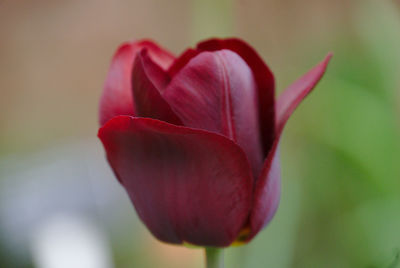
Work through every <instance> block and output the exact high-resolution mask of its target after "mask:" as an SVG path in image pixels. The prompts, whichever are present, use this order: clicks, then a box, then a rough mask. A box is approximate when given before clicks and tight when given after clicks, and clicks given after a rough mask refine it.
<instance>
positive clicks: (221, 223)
mask: <svg viewBox="0 0 400 268" xmlns="http://www.w3.org/2000/svg"><path fill="white" fill-rule="evenodd" d="M98 136H99V138H100V139H101V141H102V142H103V145H104V148H105V150H106V153H107V158H108V160H109V162H110V165H111V167H112V169H113V170H114V172H115V173H116V174H117V176H118V178H119V179H120V181H121V182H122V185H123V186H124V188H125V189H126V191H127V193H128V195H129V197H130V199H131V201H132V203H133V204H134V206H135V208H136V211H137V213H138V215H139V217H140V218H141V220H142V221H143V222H144V224H145V225H146V226H147V227H148V228H149V230H150V231H151V232H152V233H153V235H154V236H155V237H157V238H158V239H160V240H161V241H164V242H168V243H176V244H181V243H183V242H187V243H191V244H195V245H201V246H214V247H224V246H228V245H230V244H231V243H232V242H233V241H234V240H235V238H236V237H237V235H238V233H239V232H240V230H241V228H242V227H243V224H244V223H245V221H246V220H247V218H248V215H249V212H250V208H251V201H252V188H253V185H252V184H253V182H252V178H251V171H250V166H249V164H248V162H247V160H246V156H245V155H244V153H243V151H242V150H241V149H240V148H239V147H238V146H237V145H236V144H235V143H234V142H232V141H231V140H229V139H227V138H225V137H223V136H221V135H219V134H215V133H211V132H207V131H202V130H195V129H190V128H186V127H181V126H175V125H172V124H168V123H165V122H162V121H158V120H154V119H149V118H135V117H130V116H118V117H115V118H113V119H111V120H110V121H108V122H107V123H106V124H105V125H104V126H103V127H102V128H100V130H99V134H98Z"/></svg>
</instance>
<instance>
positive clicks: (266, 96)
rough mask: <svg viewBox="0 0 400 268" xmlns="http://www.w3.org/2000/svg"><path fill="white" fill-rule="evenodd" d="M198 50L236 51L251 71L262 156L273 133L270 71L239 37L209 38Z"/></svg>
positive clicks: (267, 150)
mask: <svg viewBox="0 0 400 268" xmlns="http://www.w3.org/2000/svg"><path fill="white" fill-rule="evenodd" d="M197 49H198V50H202V51H215V50H221V49H229V50H232V51H234V52H236V53H237V54H238V55H239V56H241V57H242V58H243V60H244V61H245V62H246V63H247V64H248V65H249V67H250V68H251V70H252V71H253V74H254V77H255V80H256V83H257V86H258V102H259V105H258V106H259V108H258V109H259V118H260V126H261V137H262V144H263V151H264V157H266V156H267V154H268V152H269V150H270V149H271V146H272V143H273V140H274V134H275V130H274V129H275V128H274V123H275V115H274V112H275V110H274V101H275V80H274V76H273V74H272V72H271V71H270V69H269V68H268V66H267V65H266V64H265V63H264V61H263V60H262V58H261V57H260V56H259V55H258V54H257V52H256V51H255V50H254V49H253V48H252V47H251V46H249V45H248V44H247V43H245V42H244V41H242V40H240V39H236V38H230V39H210V40H207V41H204V42H202V43H199V44H198V45H197Z"/></svg>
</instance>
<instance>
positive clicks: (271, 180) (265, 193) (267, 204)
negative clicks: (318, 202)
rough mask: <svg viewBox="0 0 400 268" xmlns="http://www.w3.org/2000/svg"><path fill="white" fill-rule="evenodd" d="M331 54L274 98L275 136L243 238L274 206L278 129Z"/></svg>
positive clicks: (267, 217) (252, 233)
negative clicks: (246, 231)
mask: <svg viewBox="0 0 400 268" xmlns="http://www.w3.org/2000/svg"><path fill="white" fill-rule="evenodd" d="M331 57H332V54H328V56H327V57H326V58H325V59H324V60H323V61H322V62H321V63H319V64H318V65H317V66H315V67H314V68H313V69H311V70H310V71H309V72H308V73H306V74H305V75H303V76H302V77H301V78H299V79H298V80H297V81H296V82H294V83H293V84H292V85H291V86H289V87H288V88H287V89H286V90H285V91H284V92H283V93H282V95H281V96H279V98H278V101H277V104H276V115H277V119H276V130H277V133H276V139H275V141H274V144H273V146H272V149H271V151H270V153H269V155H268V157H267V159H266V161H265V163H264V167H263V170H262V173H261V176H260V178H259V179H258V180H257V183H256V185H255V193H254V201H253V208H252V211H251V214H250V230H251V231H250V234H249V236H248V237H247V240H250V239H252V238H253V237H254V236H255V235H256V234H257V233H258V232H259V231H260V230H261V229H263V228H264V227H265V226H266V225H267V224H268V223H269V222H270V221H271V219H272V217H273V216H274V214H275V212H276V210H277V208H278V205H279V199H280V184H281V182H280V164H279V153H278V151H279V150H278V147H279V145H278V144H279V139H280V136H281V133H282V130H283V128H284V126H285V124H286V122H287V120H288V119H289V117H290V115H291V114H292V113H293V111H294V110H295V109H296V107H297V106H298V105H299V104H300V102H301V101H302V100H303V99H304V98H305V97H306V96H307V95H308V94H309V93H310V92H311V90H312V89H313V88H314V87H315V86H316V85H317V83H318V81H319V80H320V79H321V78H322V76H323V74H324V73H325V71H326V68H327V66H328V63H329V61H330V59H331Z"/></svg>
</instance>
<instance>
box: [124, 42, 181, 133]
mask: <svg viewBox="0 0 400 268" xmlns="http://www.w3.org/2000/svg"><path fill="white" fill-rule="evenodd" d="M169 80H170V78H169V75H168V73H167V72H166V71H164V70H163V69H162V68H161V67H160V66H158V65H157V64H156V63H154V62H153V60H152V59H151V58H150V56H149V54H148V52H147V50H146V49H143V50H142V51H140V52H139V53H138V54H137V57H136V59H135V63H134V66H133V71H132V90H133V99H134V104H135V105H134V106H135V115H136V116H139V117H149V118H153V119H159V120H162V121H165V122H168V123H171V124H177V125H180V124H181V121H180V120H179V118H178V117H177V116H176V115H175V113H174V112H173V111H172V110H171V108H170V106H169V104H168V103H167V102H166V101H165V100H164V99H163V97H162V96H161V93H162V91H163V90H164V88H165V86H166V85H167V84H168V82H169Z"/></svg>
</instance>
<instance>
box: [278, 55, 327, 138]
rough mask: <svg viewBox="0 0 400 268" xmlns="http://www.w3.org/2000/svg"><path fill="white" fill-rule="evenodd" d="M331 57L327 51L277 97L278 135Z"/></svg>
mask: <svg viewBox="0 0 400 268" xmlns="http://www.w3.org/2000/svg"><path fill="white" fill-rule="evenodd" d="M331 58H332V53H329V54H328V55H327V56H326V58H325V59H324V60H323V61H322V62H320V63H319V64H318V65H317V66H315V67H314V68H312V69H311V70H310V71H309V72H308V73H306V74H305V75H303V76H302V77H300V78H299V79H298V80H296V82H294V83H293V84H292V85H290V86H289V87H288V88H287V89H286V90H285V91H284V92H283V93H282V94H281V95H280V96H279V98H278V101H277V103H276V124H275V125H276V130H277V135H278V136H279V135H280V133H281V132H282V130H283V127H284V126H285V124H286V122H287V120H288V119H289V117H290V115H291V114H292V113H293V111H294V110H295V109H296V107H297V106H298V105H299V104H300V102H301V101H302V100H303V99H304V98H305V97H306V96H307V95H308V94H309V93H310V92H311V90H312V89H313V88H314V87H315V86H316V85H317V83H318V82H319V80H320V79H321V78H322V76H323V75H324V73H325V71H326V68H327V67H328V63H329V61H330V59H331Z"/></svg>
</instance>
